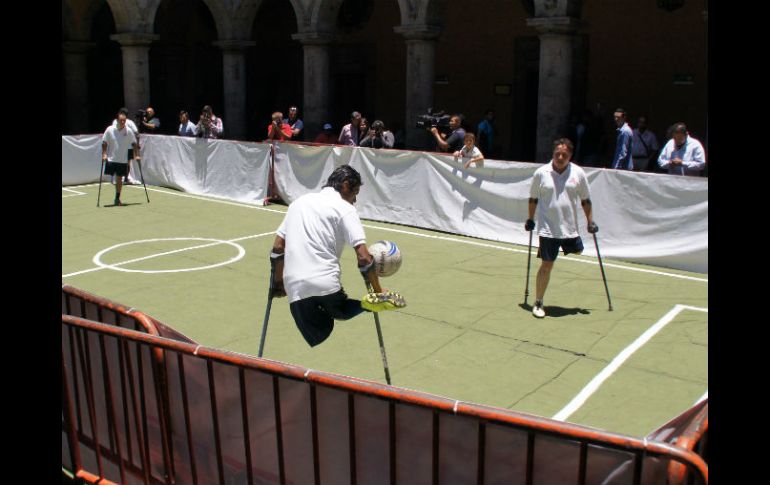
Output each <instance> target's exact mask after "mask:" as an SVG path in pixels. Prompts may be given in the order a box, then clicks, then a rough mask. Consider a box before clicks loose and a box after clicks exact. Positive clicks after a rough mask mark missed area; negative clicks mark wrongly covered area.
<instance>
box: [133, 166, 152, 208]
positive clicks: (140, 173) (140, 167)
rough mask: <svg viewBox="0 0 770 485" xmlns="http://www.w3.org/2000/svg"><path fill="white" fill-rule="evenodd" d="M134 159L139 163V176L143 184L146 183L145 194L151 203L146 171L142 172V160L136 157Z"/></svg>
mask: <svg viewBox="0 0 770 485" xmlns="http://www.w3.org/2000/svg"><path fill="white" fill-rule="evenodd" d="M134 161H135V162H136V163H137V164H139V176H140V177H141V178H142V185H144V196H145V197H147V203H148V204H149V203H150V195H149V194H148V193H147V184H145V183H144V173H142V160H141V159H139V158H135V159H134Z"/></svg>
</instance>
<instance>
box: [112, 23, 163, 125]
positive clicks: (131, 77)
mask: <svg viewBox="0 0 770 485" xmlns="http://www.w3.org/2000/svg"><path fill="white" fill-rule="evenodd" d="M159 38H160V36H159V35H154V34H134V33H124V34H113V35H111V36H110V39H112V40H114V41H116V42H118V43H119V44H120V50H121V51H122V54H123V104H124V105H125V107H126V108H128V113H129V116H130V117H133V115H134V113H136V110H138V109H143V108H146V107H147V106H149V105H150V62H149V52H150V44H151V43H152V41H154V40H158V39H159Z"/></svg>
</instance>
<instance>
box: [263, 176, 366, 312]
mask: <svg viewBox="0 0 770 485" xmlns="http://www.w3.org/2000/svg"><path fill="white" fill-rule="evenodd" d="M276 234H277V235H279V236H281V237H282V238H284V239H285V240H286V253H285V254H286V256H285V259H284V267H283V285H284V288H285V289H286V295H287V296H288V297H289V303H293V302H295V301H297V300H302V299H304V298H308V297H311V296H323V295H330V294H332V293H336V292H337V291H339V290H340V289H341V288H342V285H341V283H340V256H341V255H342V250H343V249H345V246H346V245H348V246H352V247H356V246H358V245H359V244H365V243H366V236H365V234H364V227H363V226H362V225H361V219H359V217H358V212H356V208H355V207H354V206H353V205H352V204H350V203H349V202H348V201H346V200H344V199H343V198H342V196H341V195H340V193H339V192H337V191H336V190H334V188H332V187H325V188H324V189H322V190H321V191H320V192H316V193H312V194H305V195H303V196H302V197H300V198H299V199H297V200H295V201H294V202H292V203H291V205H289V210H288V211H287V212H286V217H285V218H284V219H283V222H282V223H281V226H280V227H279V228H278V230H277V231H276Z"/></svg>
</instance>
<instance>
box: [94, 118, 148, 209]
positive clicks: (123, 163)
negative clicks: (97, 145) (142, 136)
mask: <svg viewBox="0 0 770 485" xmlns="http://www.w3.org/2000/svg"><path fill="white" fill-rule="evenodd" d="M127 119H128V110H127V109H126V108H121V109H120V111H118V117H117V121H118V123H117V126H112V125H110V126H108V127H107V129H106V130H104V135H102V163H106V166H105V168H104V173H105V174H107V175H114V176H115V205H116V206H121V205H124V204H123V203H122V202H121V201H120V190H121V189H122V188H123V177H125V176H126V175H128V158H127V156H128V148H129V147H133V153H134V154H135V157H136V159H137V160H139V158H140V157H139V147H138V145H137V144H136V136H135V135H134V132H133V131H131V130H130V129H128V127H126V120H127Z"/></svg>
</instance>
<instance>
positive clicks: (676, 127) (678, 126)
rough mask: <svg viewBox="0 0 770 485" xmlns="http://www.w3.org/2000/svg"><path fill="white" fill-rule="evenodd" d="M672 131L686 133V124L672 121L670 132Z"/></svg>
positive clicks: (672, 132)
mask: <svg viewBox="0 0 770 485" xmlns="http://www.w3.org/2000/svg"><path fill="white" fill-rule="evenodd" d="M674 133H687V125H685V124H684V123H682V122H681V121H680V122H679V123H674V126H672V127H671V134H674Z"/></svg>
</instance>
